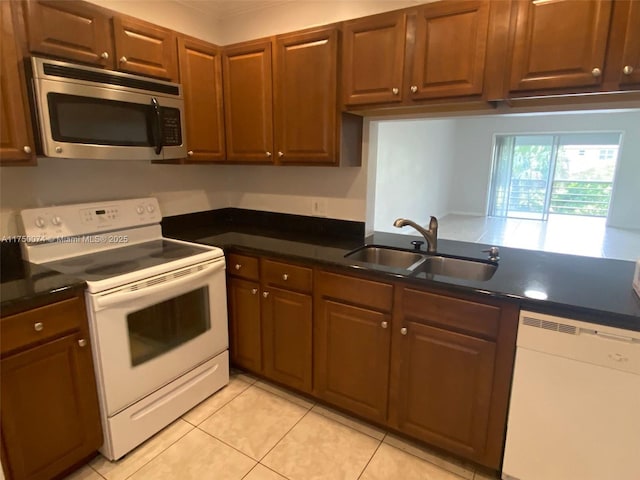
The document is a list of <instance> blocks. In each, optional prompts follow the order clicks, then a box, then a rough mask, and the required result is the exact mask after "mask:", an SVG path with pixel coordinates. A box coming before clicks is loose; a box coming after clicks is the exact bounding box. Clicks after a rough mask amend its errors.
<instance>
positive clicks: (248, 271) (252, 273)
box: [227, 253, 258, 280]
mask: <svg viewBox="0 0 640 480" xmlns="http://www.w3.org/2000/svg"><path fill="white" fill-rule="evenodd" d="M227 270H228V271H229V275H233V276H234V277H240V278H246V279H247V280H258V259H257V258H256V257H249V256H247V255H239V254H237V253H230V254H229V255H228V256H227Z"/></svg>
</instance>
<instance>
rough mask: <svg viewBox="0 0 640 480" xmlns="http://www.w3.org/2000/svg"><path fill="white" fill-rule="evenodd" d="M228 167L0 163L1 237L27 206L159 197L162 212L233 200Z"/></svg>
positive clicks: (222, 204)
mask: <svg viewBox="0 0 640 480" xmlns="http://www.w3.org/2000/svg"><path fill="white" fill-rule="evenodd" d="M228 168H229V167H227V166H221V165H207V166H203V165H156V164H150V163H149V162H140V161H135V162H126V161H101V160H61V159H55V158H42V159H39V160H38V166H37V167H0V236H2V237H6V236H10V235H15V234H17V232H18V230H17V225H16V219H17V215H18V214H19V211H20V210H22V209H24V208H33V207H41V206H48V205H55V204H65V203H83V202H91V201H100V200H110V199H114V198H135V197H144V196H156V197H158V200H159V202H160V207H161V209H162V213H163V215H166V216H170V215H179V214H183V213H189V212H197V211H203V210H211V209H216V208H223V207H226V206H228V205H229V200H228V186H227V182H228V175H227V170H228Z"/></svg>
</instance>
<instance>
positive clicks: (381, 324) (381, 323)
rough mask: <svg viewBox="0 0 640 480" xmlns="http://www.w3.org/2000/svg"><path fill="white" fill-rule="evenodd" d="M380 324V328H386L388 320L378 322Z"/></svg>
mask: <svg viewBox="0 0 640 480" xmlns="http://www.w3.org/2000/svg"><path fill="white" fill-rule="evenodd" d="M380 326H381V327H382V328H387V327H388V326H389V322H380Z"/></svg>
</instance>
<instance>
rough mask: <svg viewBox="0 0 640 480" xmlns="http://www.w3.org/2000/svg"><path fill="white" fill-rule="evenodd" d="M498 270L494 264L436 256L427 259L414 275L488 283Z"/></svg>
mask: <svg viewBox="0 0 640 480" xmlns="http://www.w3.org/2000/svg"><path fill="white" fill-rule="evenodd" d="M497 269H498V264H497V263H494V262H488V261H482V260H475V259H470V258H469V259H466V258H457V257H446V256H443V255H434V256H429V257H427V258H426V259H425V260H424V262H422V263H421V264H420V265H419V266H418V268H416V269H415V270H414V274H416V275H417V274H420V273H425V274H427V275H429V274H431V275H444V276H447V277H456V278H462V279H464V280H479V281H486V280H489V279H490V278H491V277H493V274H494V273H496V270H497Z"/></svg>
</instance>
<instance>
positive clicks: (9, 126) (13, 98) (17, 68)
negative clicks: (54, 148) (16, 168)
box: [0, 2, 35, 164]
mask: <svg viewBox="0 0 640 480" xmlns="http://www.w3.org/2000/svg"><path fill="white" fill-rule="evenodd" d="M11 8H12V5H11V3H10V2H0V25H1V27H2V44H1V45H0V163H2V164H9V163H15V164H27V163H34V162H35V146H34V143H33V133H32V130H31V119H30V117H29V110H28V109H29V107H28V103H27V94H26V91H25V82H24V67H23V64H22V55H21V53H20V52H19V50H18V46H17V44H16V38H15V34H16V32H15V31H14V23H13V22H12V17H11V14H12V12H11Z"/></svg>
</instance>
